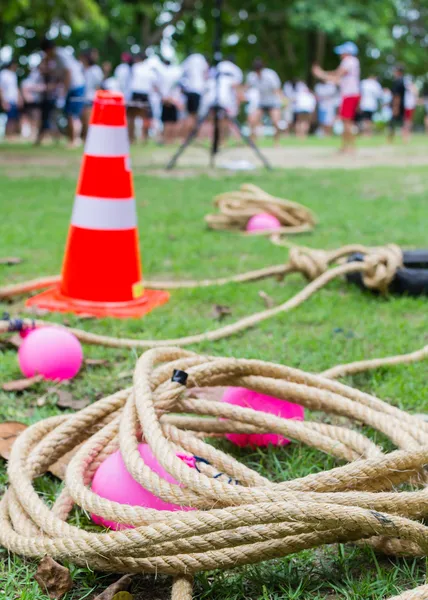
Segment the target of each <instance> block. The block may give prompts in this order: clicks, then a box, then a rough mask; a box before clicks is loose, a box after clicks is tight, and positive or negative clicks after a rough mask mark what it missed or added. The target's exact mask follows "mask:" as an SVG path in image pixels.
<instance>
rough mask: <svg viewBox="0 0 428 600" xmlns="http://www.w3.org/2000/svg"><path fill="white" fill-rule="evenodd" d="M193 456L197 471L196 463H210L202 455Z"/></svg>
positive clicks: (198, 470)
mask: <svg viewBox="0 0 428 600" xmlns="http://www.w3.org/2000/svg"><path fill="white" fill-rule="evenodd" d="M186 375H187V373H186ZM193 458H194V459H195V469H196V470H197V472H198V473H200V472H201V470H200V469H199V467H198V463H203V464H204V465H210V464H211V463H210V461H209V460H207V459H206V458H203V457H202V456H195V455H193Z"/></svg>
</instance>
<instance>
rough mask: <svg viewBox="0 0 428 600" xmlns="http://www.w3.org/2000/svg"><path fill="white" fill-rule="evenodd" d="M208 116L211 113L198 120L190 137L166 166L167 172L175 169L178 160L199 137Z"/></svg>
mask: <svg viewBox="0 0 428 600" xmlns="http://www.w3.org/2000/svg"><path fill="white" fill-rule="evenodd" d="M208 115H209V112H207V113H206V114H205V115H204V116H203V117H200V118H199V119H198V120H197V122H196V125H195V126H194V128H193V129H192V131H191V132H190V133H189V135H188V136H187V138H186V139H185V140H184V142H183V143H182V144H181V146H180V147H179V148H178V150H177V152H176V153H175V154H174V156H173V157H172V158H171V160H170V161H169V163H168V164H167V165H166V167H165V168H166V169H167V171H169V170H170V169H173V168H174V167H175V165H176V164H177V160H178V159H179V158H180V156H181V155H182V154H183V152H184V151H185V150H186V148H187V147H188V146H190V144H191V143H192V141H193V140H194V139H195V137H196V136H197V135H198V133H199V130H200V128H201V126H202V123H204V121H205V120H206V118H207V117H208Z"/></svg>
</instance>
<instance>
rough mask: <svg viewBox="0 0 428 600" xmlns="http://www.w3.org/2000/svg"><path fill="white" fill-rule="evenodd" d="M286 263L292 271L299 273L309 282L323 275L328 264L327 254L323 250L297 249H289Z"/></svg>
mask: <svg viewBox="0 0 428 600" xmlns="http://www.w3.org/2000/svg"><path fill="white" fill-rule="evenodd" d="M288 261H289V264H290V266H291V268H292V270H293V271H299V272H300V273H302V274H303V275H304V276H305V277H306V278H307V279H309V280H313V279H316V278H317V277H319V276H320V275H322V274H323V273H325V271H327V269H328V264H329V261H328V254H327V252H324V250H311V249H310V248H298V247H293V248H290V254H289V257H288Z"/></svg>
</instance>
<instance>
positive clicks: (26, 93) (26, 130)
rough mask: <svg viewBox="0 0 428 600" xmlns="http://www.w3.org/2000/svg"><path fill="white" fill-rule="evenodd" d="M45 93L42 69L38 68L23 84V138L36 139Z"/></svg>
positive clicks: (33, 70) (32, 71) (31, 72)
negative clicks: (43, 93) (43, 94)
mask: <svg viewBox="0 0 428 600" xmlns="http://www.w3.org/2000/svg"><path fill="white" fill-rule="evenodd" d="M43 91H44V82H43V77H42V74H41V72H40V68H39V67H36V68H35V69H32V70H31V71H30V73H29V74H28V76H27V77H26V78H25V79H23V80H22V82H21V94H22V98H23V101H24V106H23V109H22V127H21V129H22V135H23V137H26V138H31V139H35V137H36V135H37V131H38V128H39V120H40V104H41V99H42V92H43Z"/></svg>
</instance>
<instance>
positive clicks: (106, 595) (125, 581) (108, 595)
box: [94, 575, 132, 600]
mask: <svg viewBox="0 0 428 600" xmlns="http://www.w3.org/2000/svg"><path fill="white" fill-rule="evenodd" d="M131 583H132V576H131V575H124V576H123V577H121V578H120V579H118V580H117V581H115V582H114V583H112V584H111V585H109V586H108V588H106V589H105V590H104V591H103V592H101V594H99V595H98V596H96V597H95V598H94V600H113V599H114V600H122V599H121V598H119V599H118V598H117V596H119V595H120V594H121V593H127V591H128V590H129V588H130V587H131ZM131 598H132V596H131V594H128V599H125V598H124V599H123V600H130V599H131Z"/></svg>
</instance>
